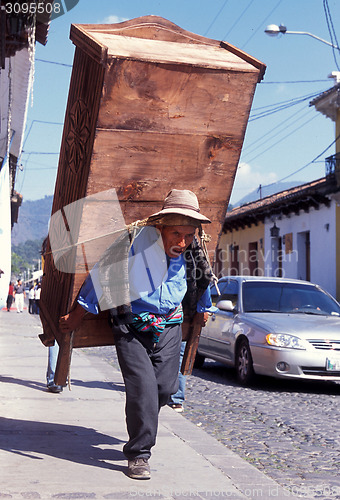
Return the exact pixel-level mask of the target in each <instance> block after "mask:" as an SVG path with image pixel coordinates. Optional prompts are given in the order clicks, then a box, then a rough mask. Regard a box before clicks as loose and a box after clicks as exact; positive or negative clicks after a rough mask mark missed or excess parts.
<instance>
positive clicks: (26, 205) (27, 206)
mask: <svg viewBox="0 0 340 500" xmlns="http://www.w3.org/2000/svg"><path fill="white" fill-rule="evenodd" d="M52 201H53V196H45V198H42V199H40V200H35V201H24V202H23V204H22V205H21V207H20V209H19V218H18V222H17V224H14V227H13V229H12V245H19V244H20V243H25V241H27V240H40V239H44V238H45V237H46V236H47V233H48V222H49V220H50V217H51V209H52Z"/></svg>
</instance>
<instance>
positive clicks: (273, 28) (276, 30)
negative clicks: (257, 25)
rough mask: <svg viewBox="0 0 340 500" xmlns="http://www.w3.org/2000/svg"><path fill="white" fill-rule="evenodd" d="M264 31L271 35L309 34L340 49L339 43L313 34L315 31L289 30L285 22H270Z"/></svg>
mask: <svg viewBox="0 0 340 500" xmlns="http://www.w3.org/2000/svg"><path fill="white" fill-rule="evenodd" d="M264 32H265V33H266V34H267V35H269V36H278V35H279V34H280V33H282V34H283V35H308V36H311V37H312V38H315V39H316V40H319V41H320V42H323V43H325V44H326V45H329V46H331V47H333V48H334V49H337V50H340V47H338V46H337V45H334V44H333V43H331V42H327V40H324V39H323V38H320V37H319V36H316V35H313V33H308V31H287V28H286V26H284V25H283V24H280V26H277V24H269V26H267V28H266V29H265V30H264Z"/></svg>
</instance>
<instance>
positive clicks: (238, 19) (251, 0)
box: [222, 0, 254, 40]
mask: <svg viewBox="0 0 340 500" xmlns="http://www.w3.org/2000/svg"><path fill="white" fill-rule="evenodd" d="M253 2H254V0H250V2H249V3H248V5H247V7H246V8H245V9H244V10H243V11H242V13H241V14H240V16H239V17H238V18H237V19H236V21H235V22H234V24H233V25H232V27H231V28H230V30H229V31H228V32H227V33H226V34H225V35H224V37H223V38H222V40H225V39H226V38H227V36H228V35H229V34H230V33H231V32H232V31H233V29H234V28H235V26H236V25H237V24H238V22H239V21H240V19H241V18H242V17H243V16H244V14H245V13H246V12H247V10H248V9H249V7H250V6H251V4H252V3H253Z"/></svg>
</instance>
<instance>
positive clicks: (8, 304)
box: [6, 281, 14, 312]
mask: <svg viewBox="0 0 340 500" xmlns="http://www.w3.org/2000/svg"><path fill="white" fill-rule="evenodd" d="M13 292H14V285H13V283H12V282H11V281H10V282H9V288H8V295H7V301H6V307H7V311H8V312H10V311H11V307H12V302H13V299H14V297H13Z"/></svg>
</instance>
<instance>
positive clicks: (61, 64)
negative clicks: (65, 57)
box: [35, 58, 72, 68]
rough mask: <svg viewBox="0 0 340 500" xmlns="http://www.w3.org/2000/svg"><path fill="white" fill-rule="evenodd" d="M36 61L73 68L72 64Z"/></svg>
mask: <svg viewBox="0 0 340 500" xmlns="http://www.w3.org/2000/svg"><path fill="white" fill-rule="evenodd" d="M35 60H36V61H39V62H43V63H48V64H56V65H57V66H66V67H67V68H72V64H66V63H61V62H57V61H47V60H46V59H38V58H36V59H35Z"/></svg>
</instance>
